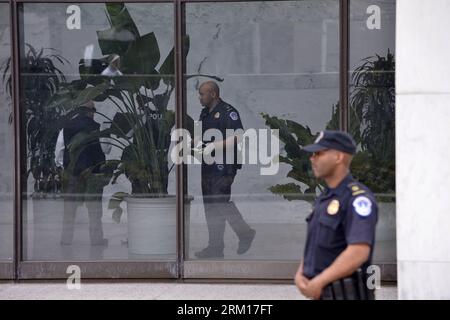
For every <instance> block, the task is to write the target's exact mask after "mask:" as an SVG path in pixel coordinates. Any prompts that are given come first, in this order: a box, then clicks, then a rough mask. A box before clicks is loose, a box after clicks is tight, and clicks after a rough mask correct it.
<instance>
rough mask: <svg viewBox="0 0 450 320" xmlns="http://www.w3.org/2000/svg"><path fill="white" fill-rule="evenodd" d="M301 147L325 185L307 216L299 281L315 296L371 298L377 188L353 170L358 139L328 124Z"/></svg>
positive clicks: (345, 298)
mask: <svg viewBox="0 0 450 320" xmlns="http://www.w3.org/2000/svg"><path fill="white" fill-rule="evenodd" d="M303 150H305V151H307V152H310V153H312V155H311V157H310V161H311V164H312V169H313V172H314V175H315V176H316V177H317V178H319V179H322V180H323V181H324V182H325V183H326V188H325V190H324V191H323V192H322V194H321V195H320V196H319V197H318V198H317V199H316V201H315V204H314V208H313V212H312V213H311V214H310V215H309V216H308V218H307V219H306V221H307V222H308V231H307V239H306V245H305V250H304V257H303V261H302V262H301V263H300V267H299V269H298V271H297V273H296V276H295V283H296V285H297V287H298V288H299V290H300V292H301V293H302V294H303V295H304V296H306V297H308V298H311V299H322V300H341V299H342V300H373V299H374V291H373V288H369V287H372V286H368V283H367V268H368V266H369V265H370V264H371V260H372V254H373V247H374V243H375V225H376V223H377V214H378V206H377V203H376V200H375V197H374V195H373V193H372V192H371V191H370V190H369V189H368V188H367V187H366V186H364V185H363V184H361V183H359V182H358V181H355V179H354V178H353V177H352V175H351V174H350V169H349V168H350V164H351V162H352V158H353V155H354V154H355V152H356V145H355V142H354V140H353V138H352V137H351V136H350V135H349V134H347V133H345V132H340V131H332V130H327V131H322V132H321V133H320V134H319V136H318V138H317V139H316V141H315V143H314V144H311V145H308V146H305V147H304V148H303Z"/></svg>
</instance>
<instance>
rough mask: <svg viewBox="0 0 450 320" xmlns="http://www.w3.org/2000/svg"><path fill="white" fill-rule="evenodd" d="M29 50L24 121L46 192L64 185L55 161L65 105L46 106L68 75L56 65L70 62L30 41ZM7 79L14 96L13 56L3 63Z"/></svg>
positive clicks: (32, 162)
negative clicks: (61, 184)
mask: <svg viewBox="0 0 450 320" xmlns="http://www.w3.org/2000/svg"><path fill="white" fill-rule="evenodd" d="M26 47H27V48H28V51H27V52H26V53H25V54H24V56H23V57H22V59H21V61H20V76H21V78H20V83H21V88H22V91H21V93H22V94H21V97H20V99H21V104H22V106H23V109H24V110H25V112H24V123H25V130H26V136H27V150H28V151H27V160H28V161H29V171H28V174H31V175H32V176H33V178H34V181H35V182H34V191H35V192H36V193H42V194H43V195H45V194H46V193H49V192H57V191H59V189H60V186H59V176H58V173H57V170H56V166H55V163H54V160H53V159H54V151H55V144H56V138H57V136H58V129H59V124H60V122H61V120H62V119H61V118H62V111H61V109H55V110H52V111H51V112H49V111H48V110H47V109H46V108H45V106H46V103H47V102H48V101H49V99H50V98H51V97H52V95H53V94H54V93H55V92H56V91H58V90H59V89H60V87H61V86H62V85H63V84H64V82H65V77H64V75H63V73H62V72H61V70H60V69H59V68H58V67H57V66H56V64H57V63H59V64H61V65H63V64H64V63H65V62H68V61H67V60H66V59H64V58H63V57H62V56H60V55H58V54H45V50H48V51H54V50H53V49H41V50H39V51H37V50H36V49H35V48H33V47H32V46H31V45H30V44H26ZM2 67H3V69H4V72H3V80H5V79H6V77H7V79H6V82H5V84H6V89H7V92H8V93H9V95H10V96H11V83H12V77H11V74H10V73H9V72H8V71H9V70H10V68H11V59H8V60H7V61H6V62H5V64H4V65H3V66H2Z"/></svg>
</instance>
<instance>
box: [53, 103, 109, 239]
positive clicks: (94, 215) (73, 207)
mask: <svg viewBox="0 0 450 320" xmlns="http://www.w3.org/2000/svg"><path fill="white" fill-rule="evenodd" d="M94 113H95V106H94V103H93V102H92V101H89V102H87V103H86V104H84V105H83V106H81V107H80V108H79V113H78V115H76V116H75V117H74V118H72V119H70V120H69V121H68V122H67V123H66V125H65V126H64V129H63V137H64V139H63V141H64V142H63V143H64V174H63V192H64V218H63V229H62V235H61V245H71V244H72V240H73V237H74V228H75V214H76V211H77V207H78V206H80V205H82V204H83V202H84V203H86V207H87V209H88V213H89V236H90V240H91V245H93V246H103V247H106V246H107V245H108V239H105V238H104V237H103V225H102V215H103V210H102V195H103V187H104V186H105V185H106V184H108V182H106V181H103V180H104V178H102V172H101V166H102V165H104V163H105V154H104V152H103V150H102V147H101V144H100V141H99V139H98V138H97V139H96V140H95V141H93V142H90V143H89V144H88V145H86V146H83V147H82V151H81V152H80V153H79V155H78V158H77V159H71V155H72V154H71V152H70V147H69V146H70V144H71V142H72V141H73V139H74V138H75V137H77V136H78V135H79V134H82V133H84V134H86V135H88V134H90V133H93V132H97V131H98V130H100V124H99V123H97V122H96V121H94ZM86 170H90V173H89V174H87V175H86V174H85V171H86Z"/></svg>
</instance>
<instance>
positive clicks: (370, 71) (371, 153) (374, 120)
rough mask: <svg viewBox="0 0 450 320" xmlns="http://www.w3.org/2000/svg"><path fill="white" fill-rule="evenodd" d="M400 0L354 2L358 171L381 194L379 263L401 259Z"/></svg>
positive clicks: (352, 106)
mask: <svg viewBox="0 0 450 320" xmlns="http://www.w3.org/2000/svg"><path fill="white" fill-rule="evenodd" d="M394 30H395V0H383V1H381V0H380V1H366V0H358V1H350V74H349V78H350V88H349V131H350V132H351V133H352V134H353V136H354V137H356V139H357V142H358V144H359V152H358V153H357V155H356V156H355V158H354V161H353V166H352V172H353V174H354V176H355V177H356V178H357V179H358V180H360V181H361V182H363V183H364V184H366V185H367V186H368V187H369V188H370V189H371V190H372V191H373V192H375V193H376V195H377V200H378V204H379V219H378V224H377V232H376V245H375V251H374V262H375V263H396V261H397V259H396V232H395V230H396V229H395V228H396V223H395V221H396V220H395V32H394Z"/></svg>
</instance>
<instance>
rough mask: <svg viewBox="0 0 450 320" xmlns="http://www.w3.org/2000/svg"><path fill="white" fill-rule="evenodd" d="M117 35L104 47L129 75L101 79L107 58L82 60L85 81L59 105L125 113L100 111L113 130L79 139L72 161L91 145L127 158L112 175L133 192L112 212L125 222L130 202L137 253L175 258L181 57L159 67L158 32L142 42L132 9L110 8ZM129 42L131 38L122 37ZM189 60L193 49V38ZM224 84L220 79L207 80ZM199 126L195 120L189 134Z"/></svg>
mask: <svg viewBox="0 0 450 320" xmlns="http://www.w3.org/2000/svg"><path fill="white" fill-rule="evenodd" d="M106 11H107V16H108V18H109V21H110V23H111V28H110V29H108V30H102V31H98V32H97V34H98V40H99V46H100V48H101V51H102V54H104V55H112V54H114V55H117V56H120V59H121V62H122V66H121V73H122V74H123V75H121V76H115V77H112V78H111V77H108V76H102V75H99V73H100V71H101V69H102V68H104V66H105V61H106V60H107V57H104V58H101V59H94V60H91V61H85V60H83V59H82V60H80V65H79V71H80V80H76V81H73V82H72V83H71V85H70V86H67V87H65V88H64V90H61V91H60V92H59V93H58V94H56V95H55V97H54V99H53V103H52V104H53V106H60V107H62V108H64V109H66V110H70V109H73V108H74V107H75V106H77V105H80V104H82V103H84V102H86V101H88V100H94V101H107V102H109V103H110V105H111V106H113V107H114V108H115V109H116V110H117V112H116V113H115V115H114V116H113V117H109V116H108V115H106V114H104V113H101V112H99V111H97V114H99V115H101V116H103V117H104V119H105V120H106V121H108V122H110V123H111V126H110V128H108V129H104V130H102V131H100V132H97V133H93V134H89V135H79V136H76V137H75V138H74V139H73V141H72V142H71V143H70V145H69V149H70V152H71V159H76V158H77V156H78V154H79V153H80V152H81V150H82V149H83V148H84V147H85V146H86V145H88V144H89V143H90V142H91V141H94V140H96V139H98V138H108V139H109V142H104V143H108V144H111V145H112V146H114V147H117V148H118V149H120V151H121V155H120V159H116V160H108V161H106V164H105V165H104V168H103V169H104V171H105V172H110V174H109V173H105V175H109V177H110V178H111V183H112V184H115V183H117V179H118V178H119V177H120V176H122V175H124V176H125V177H126V178H127V179H128V180H129V181H130V183H131V192H130V193H125V192H118V193H115V194H114V195H113V196H112V198H111V200H110V202H109V206H108V208H109V209H111V210H113V219H114V221H116V222H118V223H119V222H120V220H121V216H122V207H121V204H122V203H123V202H125V203H126V207H127V223H128V247H129V250H130V252H131V253H135V254H175V249H176V242H175V239H176V236H175V235H176V201H175V196H174V195H170V194H168V181H169V174H170V172H171V170H172V169H173V167H174V166H173V165H172V166H170V167H169V161H168V155H169V147H170V144H171V138H170V134H171V130H172V129H173V127H174V125H175V113H174V111H173V110H170V108H169V107H168V104H169V101H170V98H171V95H172V93H173V91H174V89H175V79H174V73H175V67H174V61H175V60H174V50H173V49H172V50H171V51H170V53H169V54H168V55H167V57H166V58H165V59H164V61H163V62H162V64H161V65H160V67H159V68H157V66H158V65H159V63H160V58H161V57H160V50H159V45H158V41H157V39H156V37H155V35H154V33H153V32H151V33H148V34H145V35H142V36H141V35H140V34H139V32H138V30H137V27H136V25H135V24H134V22H133V20H132V19H131V17H130V15H129V13H128V10H127V8H126V6H125V5H124V4H122V3H112V4H106ZM115 34H121V35H122V36H123V34H128V35H129V37H128V39H131V40H130V41H128V42H126V41H125V42H124V41H119V40H115V39H120V38H118V37H115ZM122 38H123V37H122ZM184 44H185V48H184V53H185V54H187V52H188V50H189V38H188V37H186V38H185V41H184ZM202 76H206V77H210V78H214V79H216V80H219V81H221V79H219V78H217V77H212V76H207V75H202ZM193 126H194V123H193V121H192V119H190V118H188V127H189V128H191V131H193Z"/></svg>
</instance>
